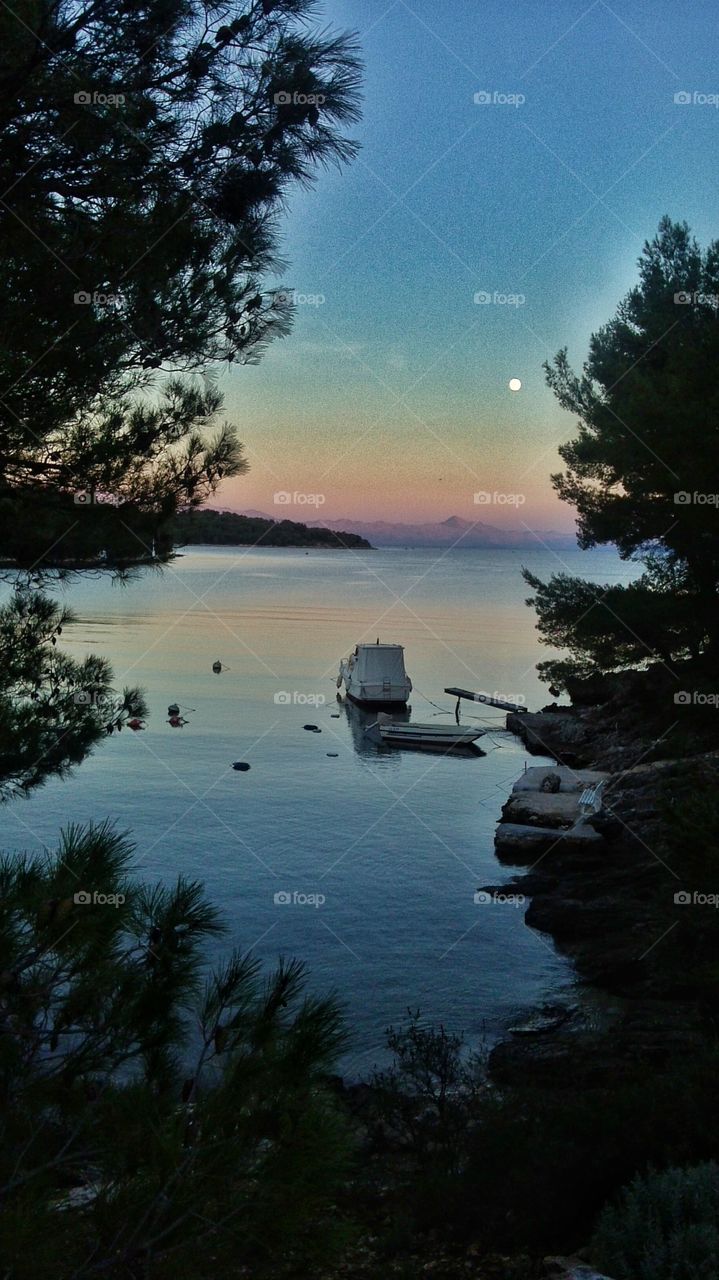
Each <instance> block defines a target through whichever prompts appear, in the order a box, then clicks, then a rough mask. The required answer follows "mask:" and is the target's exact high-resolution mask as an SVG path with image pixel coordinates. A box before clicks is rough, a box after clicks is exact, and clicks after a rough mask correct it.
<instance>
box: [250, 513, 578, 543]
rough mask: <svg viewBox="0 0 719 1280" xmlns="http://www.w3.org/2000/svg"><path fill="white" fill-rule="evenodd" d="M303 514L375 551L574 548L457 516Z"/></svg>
mask: <svg viewBox="0 0 719 1280" xmlns="http://www.w3.org/2000/svg"><path fill="white" fill-rule="evenodd" d="M244 514H245V515H248V516H253V517H256V518H261V519H263V520H267V519H270V518H271V517H268V516H267V515H266V514H265V513H264V512H262V511H246V512H244ZM303 514H304V523H305V524H306V525H308V526H309V527H310V528H315V529H329V528H332V529H341V530H343V531H344V532H346V533H354V534H357V535H358V536H359V537H361V538H366V539H367V541H368V542H371V543H372V545H373V546H375V547H451V546H457V547H458V548H459V547H462V548H477V547H485V548H497V549H498V548H500V547H517V548H521V549H525V548H530V547H531V548H534V549H535V550H536V549H538V548H540V547H541V546H542V543H548V544H549V545H550V546H552V547H565V548H576V545H577V542H576V538H575V536H574V534H573V533H560V532H558V531H557V530H556V529H539V530H537V531H536V532H535V531H532V530H529V529H499V528H497V527H496V526H495V525H491V524H486V523H485V522H484V521H483V520H463V519H461V517H460V516H450V517H449V519H448V520H442V521H440V522H439V523H437V524H400V523H392V522H390V521H386V520H345V519H342V518H341V517H339V516H338V517H337V519H334V518H333V519H332V520H331V521H330V520H308V519H307V513H306V512H303Z"/></svg>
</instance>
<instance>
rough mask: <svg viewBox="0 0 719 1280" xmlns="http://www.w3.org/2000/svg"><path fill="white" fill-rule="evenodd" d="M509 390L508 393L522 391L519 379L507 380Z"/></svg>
mask: <svg viewBox="0 0 719 1280" xmlns="http://www.w3.org/2000/svg"><path fill="white" fill-rule="evenodd" d="M509 390H510V391H521V390H522V383H521V381H520V379H519V378H510V379H509Z"/></svg>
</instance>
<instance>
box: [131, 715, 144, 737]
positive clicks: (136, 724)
mask: <svg viewBox="0 0 719 1280" xmlns="http://www.w3.org/2000/svg"><path fill="white" fill-rule="evenodd" d="M127 727H128V729H132V730H133V732H134V733H137V731H138V729H144V728H145V726H144V724H143V723H142V720H138V718H137V716H135V717H134V719H132V720H128V722H127Z"/></svg>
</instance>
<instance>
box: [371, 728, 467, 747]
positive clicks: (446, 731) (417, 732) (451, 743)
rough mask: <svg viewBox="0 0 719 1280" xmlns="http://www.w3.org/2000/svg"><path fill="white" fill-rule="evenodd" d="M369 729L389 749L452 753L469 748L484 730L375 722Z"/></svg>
mask: <svg viewBox="0 0 719 1280" xmlns="http://www.w3.org/2000/svg"><path fill="white" fill-rule="evenodd" d="M370 728H371V729H372V730H373V731H374V732H375V733H376V734H378V735H379V737H380V738H381V739H382V742H384V743H386V744H387V745H388V746H391V747H419V748H423V749H425V750H434V751H436V750H440V751H452V750H454V749H455V748H457V747H471V746H473V745H474V743H475V742H476V741H477V738H481V737H482V735H483V734H484V732H485V730H484V729H480V728H477V727H472V726H470V725H461V724H410V723H406V724H398V723H385V722H384V721H383V720H376V721H375V723H374V724H373V725H371V726H370Z"/></svg>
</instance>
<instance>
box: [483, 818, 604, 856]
mask: <svg viewBox="0 0 719 1280" xmlns="http://www.w3.org/2000/svg"><path fill="white" fill-rule="evenodd" d="M603 844H604V839H603V837H602V836H600V834H599V832H598V831H595V830H594V827H590V826H588V825H587V824H586V823H581V824H580V825H579V826H576V827H572V829H571V831H558V830H557V829H556V827H527V826H524V825H522V824H521V823H518V822H500V824H499V826H498V827H497V831H496V834H495V837H494V848H495V852H496V854H497V857H498V858H500V859H503V860H507V861H515V860H516V862H517V863H518V864H521V863H523V862H525V861H530V862H531V860H532V858H535V857H537V856H538V855H539V854H542V853H546V852H547V851H548V850H549V849H553V848H557V849H558V850H559V849H567V848H569V849H572V850H581V849H597V848H601V846H602V845H603Z"/></svg>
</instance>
